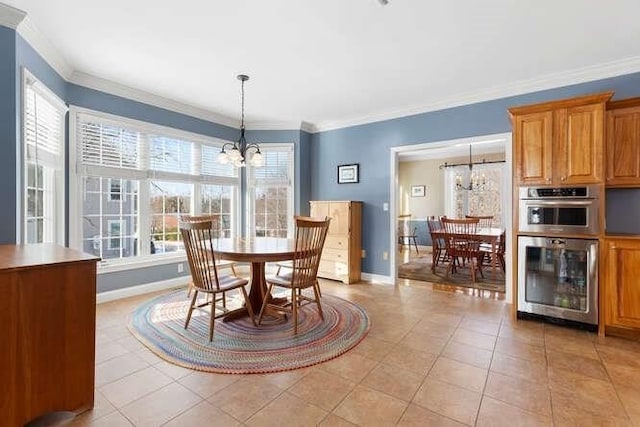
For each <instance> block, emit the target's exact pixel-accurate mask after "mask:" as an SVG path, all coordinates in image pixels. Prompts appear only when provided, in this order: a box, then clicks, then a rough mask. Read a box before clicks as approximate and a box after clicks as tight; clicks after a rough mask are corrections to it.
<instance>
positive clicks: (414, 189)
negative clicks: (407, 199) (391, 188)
mask: <svg viewBox="0 0 640 427" xmlns="http://www.w3.org/2000/svg"><path fill="white" fill-rule="evenodd" d="M424 196H425V186H424V185H412V186H411V197H424Z"/></svg>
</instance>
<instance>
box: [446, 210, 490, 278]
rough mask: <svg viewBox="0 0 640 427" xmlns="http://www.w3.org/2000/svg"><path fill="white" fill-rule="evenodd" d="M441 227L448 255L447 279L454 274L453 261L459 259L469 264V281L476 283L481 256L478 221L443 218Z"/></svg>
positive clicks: (480, 268) (480, 270)
mask: <svg viewBox="0 0 640 427" xmlns="http://www.w3.org/2000/svg"><path fill="white" fill-rule="evenodd" d="M441 221H442V225H443V226H444V231H445V244H446V247H447V254H448V255H449V266H448V268H447V277H449V274H450V273H455V272H456V265H455V263H454V260H455V259H457V258H459V259H462V260H463V262H464V261H467V262H468V263H469V270H470V271H471V279H472V280H473V282H474V283H475V282H476V271H479V272H480V276H482V277H484V275H483V274H482V258H483V254H482V251H481V250H480V243H481V239H480V237H479V236H478V234H477V231H478V220H477V219H475V218H465V219H448V218H443V219H442V220H441Z"/></svg>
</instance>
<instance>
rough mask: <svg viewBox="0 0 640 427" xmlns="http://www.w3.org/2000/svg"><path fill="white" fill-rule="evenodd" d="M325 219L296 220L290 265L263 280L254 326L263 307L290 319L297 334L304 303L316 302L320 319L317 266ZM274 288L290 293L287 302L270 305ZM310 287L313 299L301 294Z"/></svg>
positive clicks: (262, 313)
mask: <svg viewBox="0 0 640 427" xmlns="http://www.w3.org/2000/svg"><path fill="white" fill-rule="evenodd" d="M330 221H331V220H330V219H329V218H325V219H317V218H309V217H296V232H295V233H296V234H295V253H294V257H293V264H292V266H291V269H290V270H287V272H286V273H285V274H281V275H276V276H270V277H267V279H266V280H267V284H268V285H269V287H268V289H267V293H266V294H265V296H264V300H263V302H262V308H261V309H260V314H259V315H258V324H260V323H261V322H262V317H263V315H264V313H265V310H266V309H267V308H269V309H271V310H273V311H276V312H281V313H285V314H291V315H292V317H293V325H294V326H293V333H294V334H297V333H298V310H299V309H300V308H301V307H303V306H304V305H306V304H308V303H316V305H317V307H318V313H319V314H320V318H321V319H322V320H324V314H323V313H322V305H321V304H320V298H321V297H320V286H319V285H318V276H317V274H318V266H319V265H320V256H321V255H322V248H323V246H324V241H325V238H326V237H327V230H328V229H329V222H330ZM274 286H277V287H281V288H286V289H289V290H290V291H291V299H290V300H289V301H287V303H285V304H284V305H276V304H270V300H271V291H272V289H273V287H274ZM307 288H312V289H313V293H314V298H311V297H308V296H306V295H304V294H303V293H302V292H301V291H302V290H303V289H307Z"/></svg>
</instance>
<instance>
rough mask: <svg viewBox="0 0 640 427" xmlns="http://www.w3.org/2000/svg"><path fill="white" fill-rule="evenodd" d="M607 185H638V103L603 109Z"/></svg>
mask: <svg viewBox="0 0 640 427" xmlns="http://www.w3.org/2000/svg"><path fill="white" fill-rule="evenodd" d="M606 147H607V150H606V152H607V180H606V184H607V186H635V187H637V186H640V106H637V107H634V108H626V109H620V110H611V111H608V112H607V143H606Z"/></svg>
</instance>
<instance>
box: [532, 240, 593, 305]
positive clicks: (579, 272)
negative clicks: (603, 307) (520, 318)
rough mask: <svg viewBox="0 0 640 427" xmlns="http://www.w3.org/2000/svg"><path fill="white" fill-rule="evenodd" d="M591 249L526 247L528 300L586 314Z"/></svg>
mask: <svg viewBox="0 0 640 427" xmlns="http://www.w3.org/2000/svg"><path fill="white" fill-rule="evenodd" d="M588 276H589V265H588V250H587V249H586V248H585V249H584V250H579V249H565V248H562V247H540V246H526V248H525V280H524V281H525V286H524V294H525V295H524V298H525V301H526V302H527V303H533V304H542V305H546V306H552V307H559V308H563V309H571V310H576V311H582V312H586V311H587V309H588V292H587V289H588V288H587V281H588Z"/></svg>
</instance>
